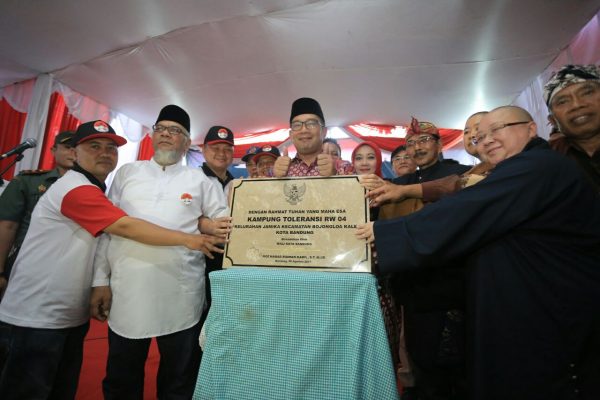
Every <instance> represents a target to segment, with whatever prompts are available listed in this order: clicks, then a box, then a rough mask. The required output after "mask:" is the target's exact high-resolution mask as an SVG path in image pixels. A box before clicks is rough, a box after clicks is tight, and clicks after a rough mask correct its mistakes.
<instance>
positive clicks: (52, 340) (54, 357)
mask: <svg viewBox="0 0 600 400" xmlns="http://www.w3.org/2000/svg"><path fill="white" fill-rule="evenodd" d="M89 327H90V324H89V322H88V323H86V324H84V325H81V326H77V327H74V328H64V329H41V328H24V327H20V326H14V325H10V324H5V323H2V322H0V347H1V348H2V350H1V351H0V353H2V354H3V356H4V360H3V361H4V368H3V370H2V374H1V375H0V399H3V400H9V399H74V398H75V393H76V392H77V384H78V383H79V373H80V371H81V363H82V360H83V340H84V338H85V335H86V334H87V331H88V329H89Z"/></svg>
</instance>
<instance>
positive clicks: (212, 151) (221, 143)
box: [202, 125, 234, 196]
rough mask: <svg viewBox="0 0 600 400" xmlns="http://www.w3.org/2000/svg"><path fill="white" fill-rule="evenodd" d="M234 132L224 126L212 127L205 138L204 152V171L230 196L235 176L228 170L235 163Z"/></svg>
mask: <svg viewBox="0 0 600 400" xmlns="http://www.w3.org/2000/svg"><path fill="white" fill-rule="evenodd" d="M233 146H234V141H233V132H232V131H231V129H229V128H226V127H224V126H218V125H217V126H213V127H211V128H210V129H209V130H208V132H207V133H206V136H205V137H204V144H203V145H202V152H203V153H204V159H205V160H206V162H205V163H204V164H203V165H202V171H204V173H205V174H206V176H208V177H209V178H211V179H213V180H215V181H216V183H218V184H219V185H220V186H221V187H222V188H223V191H224V192H225V195H226V196H227V195H229V190H230V187H231V185H230V182H231V181H232V180H233V175H231V173H230V172H229V171H228V170H227V168H229V166H230V165H231V164H232V163H233Z"/></svg>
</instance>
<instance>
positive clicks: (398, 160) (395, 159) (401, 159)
mask: <svg viewBox="0 0 600 400" xmlns="http://www.w3.org/2000/svg"><path fill="white" fill-rule="evenodd" d="M410 159H411V157H410V156H409V155H408V154H406V155H403V156H396V157H394V158H392V162H393V163H397V162H401V161H404V160H410Z"/></svg>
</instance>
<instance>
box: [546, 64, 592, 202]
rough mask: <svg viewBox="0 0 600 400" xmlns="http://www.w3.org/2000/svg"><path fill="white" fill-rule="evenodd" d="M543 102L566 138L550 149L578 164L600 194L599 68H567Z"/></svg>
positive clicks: (548, 87)
mask: <svg viewBox="0 0 600 400" xmlns="http://www.w3.org/2000/svg"><path fill="white" fill-rule="evenodd" d="M544 100H545V101H546V104H547V105H548V109H549V110H550V116H549V118H550V119H551V122H553V124H554V125H556V126H557V127H558V128H559V129H560V132H561V133H562V134H563V135H564V137H560V138H557V139H556V140H552V141H551V142H550V146H551V147H552V148H553V149H554V150H557V151H558V152H560V153H562V154H564V155H566V156H567V157H569V158H571V159H573V160H575V162H577V165H578V166H579V167H580V168H581V170H582V171H583V172H584V174H585V176H586V178H587V180H588V181H589V182H590V183H591V184H592V185H593V186H594V187H595V189H596V192H599V193H600V68H599V67H598V66H596V65H565V66H564V67H562V68H561V69H560V70H559V71H558V72H556V73H555V74H554V75H553V76H552V78H550V80H549V81H548V83H547V84H546V86H545V87H544Z"/></svg>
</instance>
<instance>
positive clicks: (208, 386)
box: [194, 268, 399, 400]
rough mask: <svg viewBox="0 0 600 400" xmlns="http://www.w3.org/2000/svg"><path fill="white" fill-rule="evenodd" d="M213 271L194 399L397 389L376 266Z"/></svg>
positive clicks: (262, 399) (390, 394)
mask: <svg viewBox="0 0 600 400" xmlns="http://www.w3.org/2000/svg"><path fill="white" fill-rule="evenodd" d="M210 281H211V291H212V299H213V300H212V301H213V302H212V306H211V310H210V312H209V314H208V317H207V320H206V323H205V329H206V345H205V348H204V354H203V357H202V363H201V366H200V372H199V375H198V381H197V384H196V390H195V393H194V399H219V400H226V399H232V400H241V399H252V400H267V399H282V400H292V399H303V400H304V399H318V400H325V399H336V400H338V399H344V400H350V399H376V400H386V399H392V400H396V399H398V397H399V396H398V392H397V388H396V381H395V377H394V369H393V366H392V359H391V355H390V350H389V345H388V341H387V336H386V332H385V327H384V323H383V318H382V314H381V308H380V305H379V298H378V295H377V281H376V279H375V277H374V276H372V275H370V274H364V273H335V272H312V271H290V270H279V269H268V268H234V269H228V270H224V271H216V272H213V273H211V274H210Z"/></svg>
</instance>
